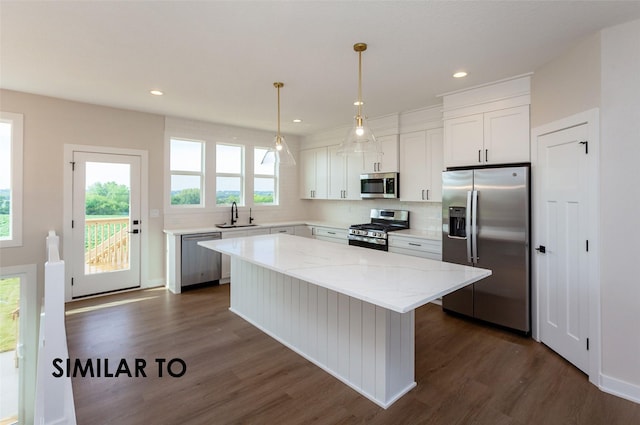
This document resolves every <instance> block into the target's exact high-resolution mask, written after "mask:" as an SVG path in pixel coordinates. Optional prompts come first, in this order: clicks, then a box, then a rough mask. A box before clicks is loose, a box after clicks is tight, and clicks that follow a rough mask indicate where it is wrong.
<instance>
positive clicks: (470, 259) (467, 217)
mask: <svg viewBox="0 0 640 425" xmlns="http://www.w3.org/2000/svg"><path fill="white" fill-rule="evenodd" d="M464 223H465V229H464V231H465V234H466V236H467V238H466V239H467V262H469V263H472V264H473V257H472V254H471V239H472V238H471V191H470V190H469V191H467V209H466V210H465V217H464ZM449 231H451V230H449Z"/></svg>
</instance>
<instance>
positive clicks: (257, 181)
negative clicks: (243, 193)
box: [253, 148, 278, 205]
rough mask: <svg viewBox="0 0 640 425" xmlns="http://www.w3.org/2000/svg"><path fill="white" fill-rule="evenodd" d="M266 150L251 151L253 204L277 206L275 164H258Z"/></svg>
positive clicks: (256, 149)
mask: <svg viewBox="0 0 640 425" xmlns="http://www.w3.org/2000/svg"><path fill="white" fill-rule="evenodd" d="M267 151H268V149H267V148H255V149H254V150H253V204H254V205H277V204H278V198H277V193H276V188H277V187H278V185H277V184H276V166H275V163H272V164H265V165H262V164H260V162H261V161H262V158H263V157H264V154H265V153H266V152H267Z"/></svg>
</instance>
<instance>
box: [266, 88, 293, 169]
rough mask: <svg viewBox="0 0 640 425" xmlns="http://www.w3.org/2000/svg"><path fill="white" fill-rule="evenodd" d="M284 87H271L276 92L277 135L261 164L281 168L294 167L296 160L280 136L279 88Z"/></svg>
mask: <svg viewBox="0 0 640 425" xmlns="http://www.w3.org/2000/svg"><path fill="white" fill-rule="evenodd" d="M283 86H284V83H280V82H275V83H273V87H275V88H276V89H277V90H278V133H277V134H276V137H275V138H274V139H273V144H272V146H271V147H270V148H269V150H268V151H267V152H266V153H265V154H264V156H263V157H262V162H261V164H274V163H275V164H276V165H280V166H283V167H287V166H295V165H296V160H295V158H294V157H293V154H292V153H291V151H290V150H289V146H288V145H287V142H286V141H285V140H284V136H282V135H281V134H280V88H281V87H283Z"/></svg>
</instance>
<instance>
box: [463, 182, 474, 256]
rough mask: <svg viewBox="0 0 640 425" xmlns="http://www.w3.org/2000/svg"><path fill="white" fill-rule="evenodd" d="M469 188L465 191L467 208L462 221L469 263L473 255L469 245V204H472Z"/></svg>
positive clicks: (470, 243) (470, 242)
mask: <svg viewBox="0 0 640 425" xmlns="http://www.w3.org/2000/svg"><path fill="white" fill-rule="evenodd" d="M471 192H472V191H471V190H469V191H467V209H466V211H465V217H464V222H465V234H466V235H467V238H466V239H467V261H468V262H469V263H473V256H472V252H471V245H472V241H471V239H472V237H471V220H470V218H471V206H472V194H471Z"/></svg>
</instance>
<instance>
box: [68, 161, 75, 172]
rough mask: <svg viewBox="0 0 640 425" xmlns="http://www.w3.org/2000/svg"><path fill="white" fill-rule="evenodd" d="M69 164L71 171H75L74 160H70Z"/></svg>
mask: <svg viewBox="0 0 640 425" xmlns="http://www.w3.org/2000/svg"><path fill="white" fill-rule="evenodd" d="M69 164H71V171H76V162H75V161H70V162H69Z"/></svg>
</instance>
